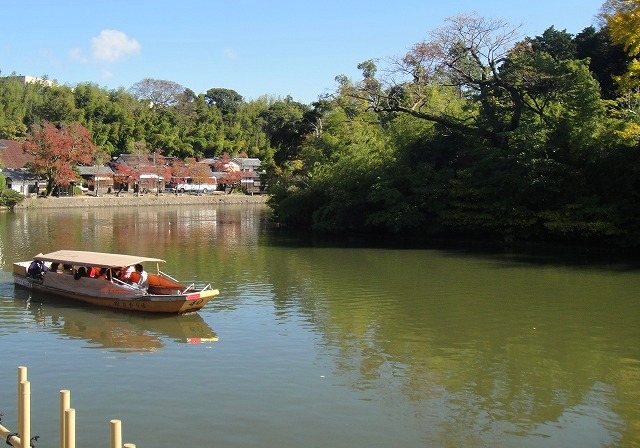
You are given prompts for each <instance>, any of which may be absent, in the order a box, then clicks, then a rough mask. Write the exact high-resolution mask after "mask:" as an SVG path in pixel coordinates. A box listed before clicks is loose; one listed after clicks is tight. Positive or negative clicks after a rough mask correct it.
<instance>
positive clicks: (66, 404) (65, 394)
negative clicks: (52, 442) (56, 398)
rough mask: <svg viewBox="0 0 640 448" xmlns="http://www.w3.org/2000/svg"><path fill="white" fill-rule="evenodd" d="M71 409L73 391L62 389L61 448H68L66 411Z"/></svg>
mask: <svg viewBox="0 0 640 448" xmlns="http://www.w3.org/2000/svg"><path fill="white" fill-rule="evenodd" d="M70 407H71V391H69V390H67V389H62V390H61V391H60V448H66V438H65V433H66V423H65V418H66V414H65V413H66V411H67V409H69V408H70Z"/></svg>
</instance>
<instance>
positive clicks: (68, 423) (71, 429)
mask: <svg viewBox="0 0 640 448" xmlns="http://www.w3.org/2000/svg"><path fill="white" fill-rule="evenodd" d="M64 424H65V427H64V443H65V448H76V410H75V409H73V408H69V409H67V410H66V411H65V419H64Z"/></svg>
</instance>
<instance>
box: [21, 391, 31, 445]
mask: <svg viewBox="0 0 640 448" xmlns="http://www.w3.org/2000/svg"><path fill="white" fill-rule="evenodd" d="M20 400H21V405H20V415H19V416H18V434H20V447H21V448H29V447H30V446H31V383H30V382H29V381H23V382H21V383H20Z"/></svg>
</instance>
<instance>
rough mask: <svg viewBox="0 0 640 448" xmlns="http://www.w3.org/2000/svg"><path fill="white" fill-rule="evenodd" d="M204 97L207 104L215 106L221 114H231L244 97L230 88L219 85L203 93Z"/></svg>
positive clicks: (236, 109)
mask: <svg viewBox="0 0 640 448" xmlns="http://www.w3.org/2000/svg"><path fill="white" fill-rule="evenodd" d="M204 98H205V100H206V102H207V104H208V105H209V106H216V107H217V108H218V109H219V110H220V112H222V115H227V114H233V113H235V112H237V111H238V108H239V107H240V105H241V104H242V103H243V102H244V98H243V97H242V95H240V94H239V93H238V92H236V91H235V90H232V89H224V88H220V87H216V88H211V89H209V90H207V92H206V93H205V94H204Z"/></svg>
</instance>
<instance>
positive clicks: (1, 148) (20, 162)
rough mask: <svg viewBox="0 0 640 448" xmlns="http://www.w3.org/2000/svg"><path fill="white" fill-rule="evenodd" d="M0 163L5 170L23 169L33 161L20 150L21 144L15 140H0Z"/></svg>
mask: <svg viewBox="0 0 640 448" xmlns="http://www.w3.org/2000/svg"><path fill="white" fill-rule="evenodd" d="M0 161H1V162H2V164H3V165H4V166H6V167H7V168H23V167H24V166H25V165H26V164H27V163H29V162H32V161H33V156H32V155H31V154H27V153H26V152H24V151H23V150H22V143H20V142H17V141H15V140H0Z"/></svg>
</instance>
